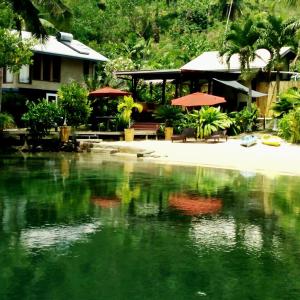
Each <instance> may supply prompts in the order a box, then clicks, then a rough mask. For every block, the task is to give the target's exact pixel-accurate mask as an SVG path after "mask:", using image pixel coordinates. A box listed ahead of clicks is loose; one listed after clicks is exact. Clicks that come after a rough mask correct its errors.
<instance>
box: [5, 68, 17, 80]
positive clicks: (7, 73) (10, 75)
mask: <svg viewBox="0 0 300 300" xmlns="http://www.w3.org/2000/svg"><path fill="white" fill-rule="evenodd" d="M13 81H14V73H13V72H12V71H11V70H10V69H8V68H4V69H3V82H4V83H12V82H13Z"/></svg>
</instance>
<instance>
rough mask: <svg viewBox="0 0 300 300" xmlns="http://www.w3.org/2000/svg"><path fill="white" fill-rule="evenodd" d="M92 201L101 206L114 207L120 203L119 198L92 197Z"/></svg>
mask: <svg viewBox="0 0 300 300" xmlns="http://www.w3.org/2000/svg"><path fill="white" fill-rule="evenodd" d="M91 201H92V202H93V203H94V204H95V205H97V206H99V207H101V208H113V207H117V206H119V205H120V199H118V198H105V197H95V196H94V197H92V198H91Z"/></svg>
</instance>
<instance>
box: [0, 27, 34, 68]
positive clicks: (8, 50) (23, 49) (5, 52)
mask: <svg viewBox="0 0 300 300" xmlns="http://www.w3.org/2000/svg"><path fill="white" fill-rule="evenodd" d="M33 44H34V41H33V40H21V39H20V36H19V35H18V34H17V33H12V32H10V31H9V30H6V29H2V28H0V68H3V67H8V68H9V69H11V70H12V71H13V72H16V71H18V70H20V69H21V67H22V66H23V65H27V64H30V63H31V56H32V51H31V50H30V49H31V47H32V46H33Z"/></svg>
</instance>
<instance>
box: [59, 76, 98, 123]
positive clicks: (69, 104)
mask: <svg viewBox="0 0 300 300" xmlns="http://www.w3.org/2000/svg"><path fill="white" fill-rule="evenodd" d="M57 94H58V105H59V106H60V107H61V109H62V111H63V114H64V118H65V121H66V123H67V124H68V125H70V126H79V125H81V124H85V123H87V121H88V118H89V116H90V114H91V111H92V108H91V103H90V101H89V99H88V94H89V92H88V90H87V89H86V88H85V87H83V86H81V85H80V84H79V83H77V82H75V81H73V82H71V83H69V84H65V85H62V86H61V88H60V89H59V90H58V91H57Z"/></svg>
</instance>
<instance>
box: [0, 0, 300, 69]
mask: <svg viewBox="0 0 300 300" xmlns="http://www.w3.org/2000/svg"><path fill="white" fill-rule="evenodd" d="M18 2H19V4H18ZM21 2H22V4H20V1H14V0H12V1H9V0H0V26H1V27H6V28H8V27H10V28H14V27H15V28H16V27H18V26H20V24H19V23H20V22H21V19H22V18H20V17H16V16H15V12H16V11H21V17H23V19H24V7H25V6H26V5H28V4H33V5H34V6H33V8H34V7H36V8H37V9H38V11H37V13H38V14H39V17H40V18H42V19H43V22H42V24H43V25H45V27H46V28H47V31H48V33H50V34H54V33H55V30H57V29H58V30H60V31H66V32H71V33H72V34H73V35H74V37H75V38H76V39H78V40H80V41H82V42H83V43H86V44H88V45H89V46H91V47H92V48H94V49H95V50H97V51H99V52H100V53H102V54H103V55H105V56H107V57H108V58H109V59H110V60H111V61H112V62H113V63H112V66H111V67H112V68H117V69H119V70H120V69H161V68H178V67H180V66H182V65H183V64H184V63H186V62H188V61H189V60H191V59H193V58H195V57H196V56H197V55H199V54H201V53H202V52H203V51H207V50H219V49H220V48H221V46H222V43H223V40H224V35H225V31H226V27H227V26H226V25H227V24H229V25H230V24H231V23H232V22H238V21H241V22H243V21H245V20H247V19H249V18H255V19H265V18H266V16H267V15H275V16H281V17H282V18H283V19H287V18H290V17H299V16H300V9H299V8H298V6H297V4H299V3H297V1H291V0H280V1H270V0H195V1H188V0H152V1H151V0H76V1H74V0H59V1H53V0H51V1H40V0H39V1H35V0H31V1H30V0H26V1H21ZM52 2H53V3H54V4H55V2H56V4H59V6H58V5H57V6H55V5H53V6H52V7H50V8H51V9H50V8H49V3H52ZM45 3H46V4H45ZM47 5H48V7H47ZM64 5H65V6H66V11H67V8H68V13H69V14H68V13H67V14H66V13H65V11H62V10H63V9H64ZM33 8H32V7H30V5H28V9H29V10H28V11H29V12H31V11H30V9H31V10H32V9H33ZM57 8H59V9H57ZM22 10H23V13H22ZM55 13H56V14H57V15H59V14H61V15H63V16H64V17H65V18H64V19H63V18H57V15H56V16H55ZM69 15H71V16H72V17H71V18H69ZM25 19H26V17H25ZM46 20H47V21H46ZM49 21H50V22H51V23H49ZM52 24H54V27H55V28H56V29H54V27H52ZM31 25H34V24H31ZM26 26H27V29H30V27H29V26H28V22H27V23H26Z"/></svg>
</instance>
